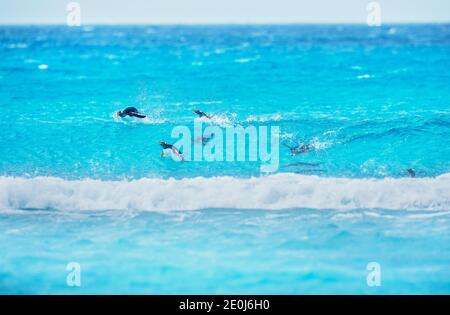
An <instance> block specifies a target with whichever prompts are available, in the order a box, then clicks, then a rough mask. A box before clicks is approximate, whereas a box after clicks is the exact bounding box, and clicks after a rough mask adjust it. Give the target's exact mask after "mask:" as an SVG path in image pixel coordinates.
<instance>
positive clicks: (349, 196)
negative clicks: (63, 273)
mask: <svg viewBox="0 0 450 315" xmlns="http://www.w3.org/2000/svg"><path fill="white" fill-rule="evenodd" d="M208 208H239V209H292V208H311V209H337V210H341V209H342V210H346V209H373V208H382V209H392V210H449V209H450V173H448V174H444V175H441V176H438V177H435V178H415V179H413V178H398V179H394V178H385V179H349V178H326V177H317V176H304V175H298V174H291V173H283V174H276V175H270V176H263V177H253V178H235V177H213V178H204V177H197V178H186V179H179V180H177V179H157V178H144V179H139V180H133V181H126V180H123V181H101V180H94V179H82V180H65V179H61V178H57V177H35V178H23V177H0V209H57V210H130V209H133V210H149V211H166V210H196V209H208Z"/></svg>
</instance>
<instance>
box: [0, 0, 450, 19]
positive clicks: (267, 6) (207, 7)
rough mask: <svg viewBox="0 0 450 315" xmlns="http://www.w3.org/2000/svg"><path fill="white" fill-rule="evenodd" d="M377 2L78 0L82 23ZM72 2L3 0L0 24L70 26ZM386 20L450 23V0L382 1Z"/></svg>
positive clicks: (358, 11)
mask: <svg viewBox="0 0 450 315" xmlns="http://www.w3.org/2000/svg"><path fill="white" fill-rule="evenodd" d="M373 1H374V0H75V1H74V2H78V3H79V4H80V8H81V23H82V24H167V23H170V24H209V23H240V24H250V23H258V24H259V23H365V22H366V18H367V15H368V14H369V13H368V11H367V10H366V6H367V4H368V3H370V2H373ZM69 2H71V0H0V24H65V23H66V18H67V14H68V12H67V11H66V6H67V4H68V3H69ZM376 2H378V3H379V4H380V6H381V21H382V23H408V22H416V23H423V22H450V0H377V1H376Z"/></svg>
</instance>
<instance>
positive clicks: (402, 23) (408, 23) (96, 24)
mask: <svg viewBox="0 0 450 315" xmlns="http://www.w3.org/2000/svg"><path fill="white" fill-rule="evenodd" d="M430 24H443V25H445V24H450V20H448V21H391V22H384V23H381V25H380V26H369V27H383V26H384V25H430ZM258 25H260V26H264V25H267V26H271V25H272V26H278V25H280V26H284V25H285V26H288V25H355V26H358V25H359V26H368V25H367V23H364V22H155V23H153V22H149V23H141V22H137V23H128V22H126V23H122V22H119V23H103V22H100V23H86V24H84V23H82V24H81V25H79V26H69V25H67V24H66V23H59V22H58V23H52V22H50V23H41V22H38V23H34V22H31V23H21V22H19V23H1V22H0V26H68V27H73V28H76V27H86V26H258Z"/></svg>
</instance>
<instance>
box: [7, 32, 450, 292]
mask: <svg viewBox="0 0 450 315" xmlns="http://www.w3.org/2000/svg"><path fill="white" fill-rule="evenodd" d="M449 69H450V25H448V24H441V25H439V24H438V25H389V26H383V27H380V28H370V27H367V26H349V25H347V26H340V25H328V26H325V25H323V26H320V25H291V26H289V25H286V26H120V27H118V26H101V27H100V26H85V27H78V28H70V27H64V26H40V27H37V26H20V27H12V26H11V27H9V26H2V27H0V109H1V111H2V119H1V120H0V130H1V136H0V157H1V163H0V231H2V233H0V257H1V260H0V293H374V294H378V293H450V246H449V244H450V230H449V228H450V222H449V215H450V175H449V171H450V140H449V139H450V105H449V99H450V84H449V82H450V75H449ZM126 106H135V107H137V108H138V109H139V110H140V111H142V112H143V113H145V114H147V115H148V117H147V118H146V119H144V120H137V119H134V118H125V119H118V118H117V117H115V116H114V113H115V112H116V111H117V110H120V109H123V108H124V107H126ZM192 109H201V110H203V111H205V112H207V113H210V114H213V115H214V116H213V119H212V120H210V121H208V120H205V121H204V125H210V126H211V125H212V126H218V127H220V128H226V127H229V126H236V125H240V126H243V127H248V126H257V127H258V126H269V127H270V126H277V127H279V128H280V137H279V141H280V142H281V143H286V144H290V145H292V144H293V143H295V142H299V143H307V144H309V145H310V147H311V150H310V151H309V152H307V153H306V154H302V155H297V156H292V155H291V153H290V151H289V150H288V149H287V148H286V147H284V146H280V168H279V169H278V171H276V172H275V174H266V173H261V171H260V166H261V163H260V162H205V161H200V162H191V161H189V162H183V163H179V162H176V161H173V160H171V159H170V158H161V156H160V149H161V147H160V146H159V144H158V142H159V141H161V140H163V141H167V142H175V141H176V139H171V131H172V129H173V128H174V127H176V126H187V127H189V128H190V129H192V128H193V119H194V118H195V115H194V114H193V113H192V112H191V110H192ZM298 162H303V163H313V164H318V165H317V166H314V167H312V166H304V165H297V166H289V164H292V163H298ZM407 168H412V169H414V171H415V172H416V175H417V176H416V178H410V177H409V175H408V173H407V172H406V169H407ZM69 262H78V263H79V264H80V265H81V268H82V285H81V287H69V286H67V284H66V276H67V274H68V271H67V270H66V265H67V264H68V263H69ZM369 262H378V263H379V264H380V266H381V275H382V285H381V286H379V287H370V286H368V285H367V283H366V276H367V274H368V271H367V270H366V266H367V264H368V263H369Z"/></svg>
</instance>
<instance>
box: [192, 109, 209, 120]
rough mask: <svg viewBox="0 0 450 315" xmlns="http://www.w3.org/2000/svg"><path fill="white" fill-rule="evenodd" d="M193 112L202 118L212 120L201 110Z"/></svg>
mask: <svg viewBox="0 0 450 315" xmlns="http://www.w3.org/2000/svg"><path fill="white" fill-rule="evenodd" d="M192 111H193V112H194V113H196V114H197V115H198V116H199V117H200V118H202V117H206V118H208V119H211V116H209V115H207V114H206V113H205V112H202V111H201V110H198V109H193V110H192Z"/></svg>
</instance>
